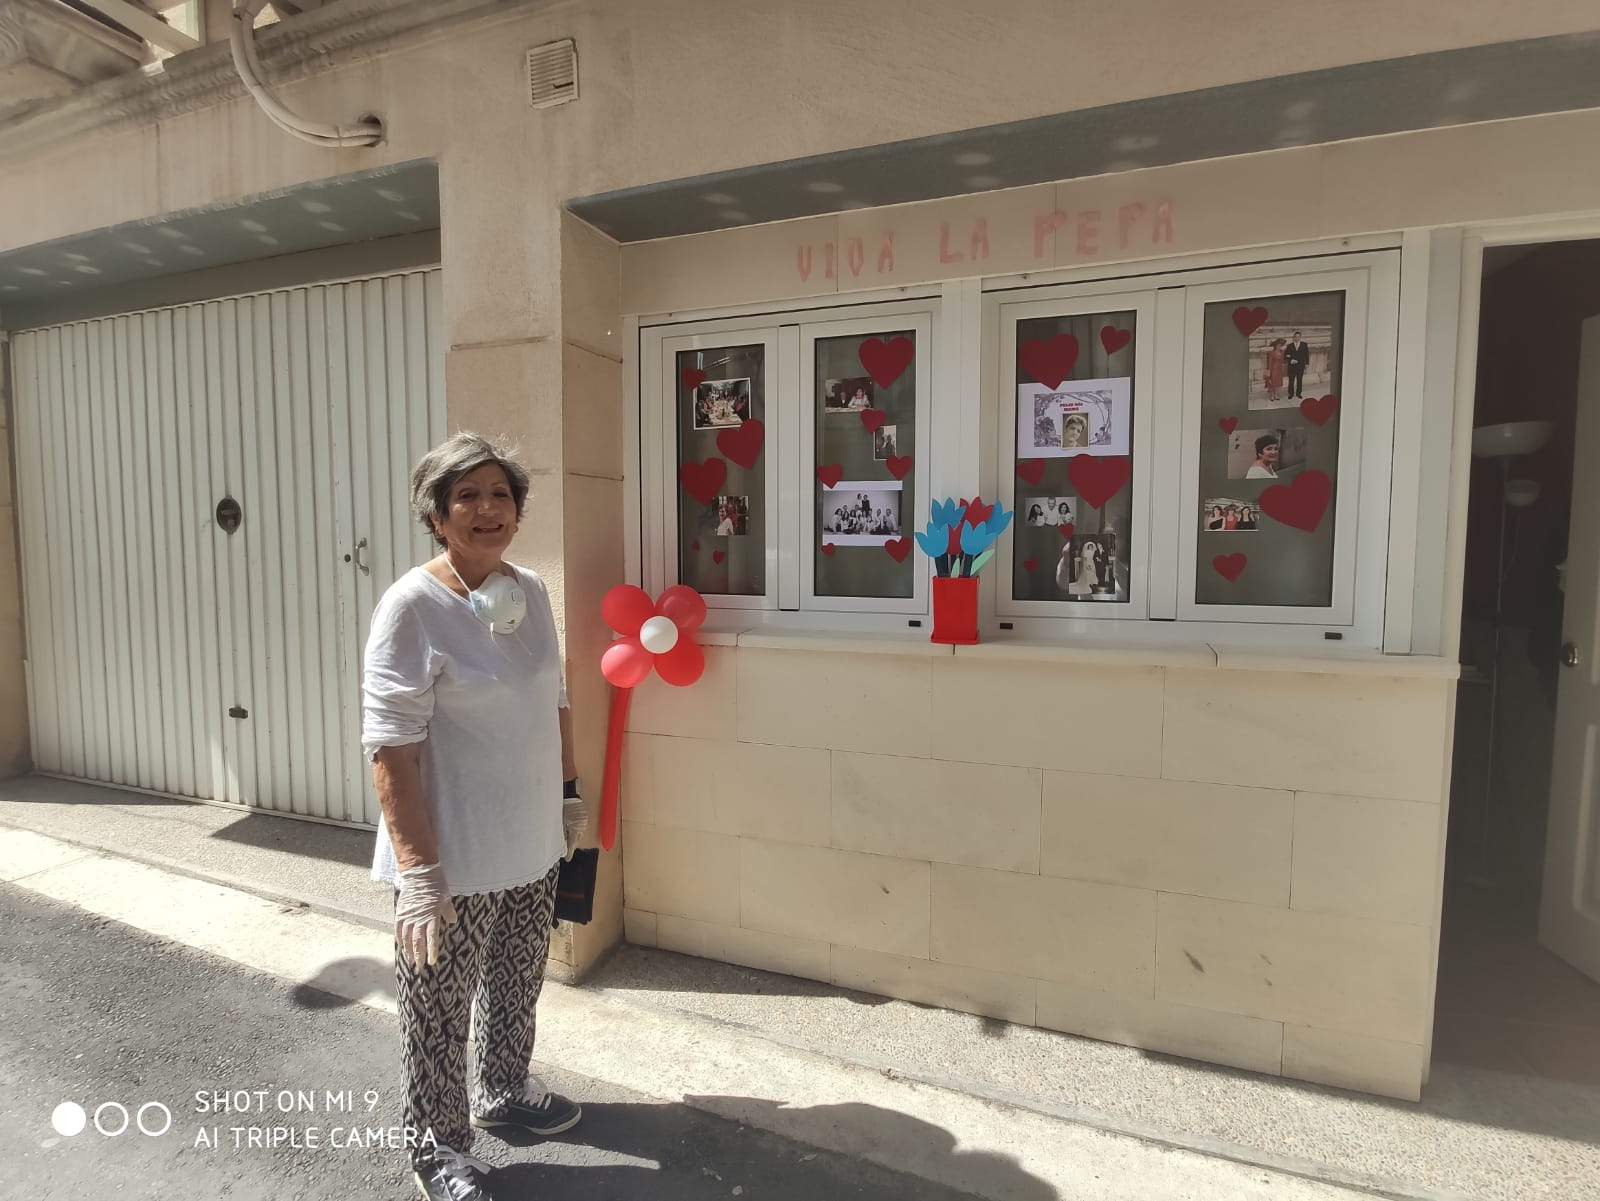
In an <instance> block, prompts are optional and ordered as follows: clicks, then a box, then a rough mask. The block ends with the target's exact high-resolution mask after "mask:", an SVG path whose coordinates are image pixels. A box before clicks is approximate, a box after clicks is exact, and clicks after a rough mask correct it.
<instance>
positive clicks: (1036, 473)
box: [1017, 459, 1045, 484]
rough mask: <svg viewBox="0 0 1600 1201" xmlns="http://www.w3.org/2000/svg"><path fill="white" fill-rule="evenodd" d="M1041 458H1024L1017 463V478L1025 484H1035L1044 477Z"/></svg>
mask: <svg viewBox="0 0 1600 1201" xmlns="http://www.w3.org/2000/svg"><path fill="white" fill-rule="evenodd" d="M1044 469H1045V461H1044V460H1043V459H1024V460H1022V462H1020V463H1018V464H1017V478H1018V479H1020V480H1021V481H1022V482H1023V483H1025V484H1037V483H1038V482H1039V481H1040V480H1042V479H1044Z"/></svg>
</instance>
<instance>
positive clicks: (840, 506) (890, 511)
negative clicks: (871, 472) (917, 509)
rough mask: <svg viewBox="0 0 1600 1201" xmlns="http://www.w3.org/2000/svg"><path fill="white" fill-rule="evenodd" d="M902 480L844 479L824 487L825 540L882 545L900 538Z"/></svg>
mask: <svg viewBox="0 0 1600 1201" xmlns="http://www.w3.org/2000/svg"><path fill="white" fill-rule="evenodd" d="M901 491H902V490H901V487H900V481H899V480H841V481H839V483H837V484H836V485H834V486H833V487H831V488H828V487H824V488H823V490H822V531H821V540H822V541H823V542H831V543H833V544H834V545H835V546H882V545H883V544H884V543H885V542H888V541H889V540H890V539H891V538H898V537H900V499H901Z"/></svg>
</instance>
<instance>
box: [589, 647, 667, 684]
mask: <svg viewBox="0 0 1600 1201" xmlns="http://www.w3.org/2000/svg"><path fill="white" fill-rule="evenodd" d="M653 658H654V656H652V655H651V654H650V652H649V651H647V650H645V649H644V647H643V645H642V644H641V643H640V642H639V640H638V639H637V638H623V639H620V640H619V641H617V642H613V643H612V644H611V645H610V646H608V647H606V653H605V654H603V655H601V656H600V674H601V675H603V676H605V678H606V681H607V682H608V683H611V684H615V685H616V686H617V687H618V688H632V687H633V686H634V685H635V684H637V683H639V681H641V680H643V679H644V678H645V677H646V676H647V675H649V674H650V667H651V663H652V660H653Z"/></svg>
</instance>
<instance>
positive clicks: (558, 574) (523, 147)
mask: <svg viewBox="0 0 1600 1201" xmlns="http://www.w3.org/2000/svg"><path fill="white" fill-rule="evenodd" d="M505 109H506V106H500V109H499V110H486V112H485V114H484V120H483V123H482V124H480V125H478V126H475V127H474V128H473V129H472V136H471V137H468V138H463V139H462V140H461V141H460V142H458V143H456V144H454V145H453V146H452V148H451V152H450V153H449V155H447V156H445V157H443V158H441V160H440V164H439V174H440V201H441V211H442V216H443V222H442V229H441V246H442V257H443V261H444V290H445V308H446V322H447V328H448V331H449V339H450V347H449V350H448V352H447V358H446V395H447V398H448V405H449V426H450V428H451V429H452V430H455V429H473V430H477V431H478V432H479V433H483V434H491V435H497V436H501V437H505V438H508V439H509V440H510V441H512V442H513V443H514V444H516V445H517V446H518V448H519V450H520V453H521V457H522V459H523V461H524V462H525V463H527V465H528V467H529V469H530V471H531V472H532V475H533V487H532V492H531V495H530V497H529V501H528V509H527V514H526V516H525V517H524V519H523V522H522V527H521V529H520V531H519V532H518V534H517V538H516V541H515V542H514V543H513V545H512V547H511V551H510V554H511V556H512V557H513V558H514V559H515V560H516V561H517V562H519V563H523V564H525V565H526V566H529V567H531V568H533V569H534V570H535V571H537V572H538V573H539V575H540V576H541V578H543V579H544V581H545V583H546V585H547V586H548V587H549V590H550V600H551V604H552V607H553V608H554V610H555V618H556V628H557V631H558V632H559V634H560V635H561V638H562V641H563V648H564V651H565V661H566V673H567V691H568V694H569V696H570V697H571V701H572V708H573V720H574V725H575V729H576V733H577V739H578V747H577V750H578V768H579V772H580V774H581V775H582V776H583V779H584V781H585V788H586V791H587V792H588V793H589V794H590V797H591V799H592V800H593V801H594V806H593V808H594V810H595V813H596V815H598V801H599V793H600V781H601V775H602V769H603V764H604V757H605V732H606V715H607V706H608V704H609V699H610V696H609V689H608V688H607V687H606V686H605V684H604V681H603V680H602V679H601V676H600V655H601V652H602V651H603V650H604V649H605V646H606V643H607V642H608V641H609V635H608V633H607V631H606V627H605V623H604V622H603V621H601V619H600V599H601V597H602V596H603V595H604V594H605V591H606V589H607V588H610V587H611V586H612V585H613V584H616V583H619V582H621V580H622V573H623V545H622V533H623V531H622V348H621V321H620V318H619V316H618V313H619V311H620V304H621V302H620V294H619V278H620V256H619V252H618V248H617V245H616V244H615V243H614V242H611V241H610V240H609V239H607V238H605V237H603V236H602V235H600V234H598V233H596V232H595V231H594V230H592V229H591V228H590V227H588V226H586V225H584V224H583V223H582V222H579V221H577V220H575V219H574V218H572V217H569V216H567V215H566V213H565V212H564V211H563V209H562V207H561V197H562V195H564V194H565V190H570V189H566V188H565V185H564V184H563V182H562V181H563V180H564V179H566V178H567V176H568V172H567V170H566V169H565V164H564V163H563V162H562V160H561V158H560V156H559V155H558V154H556V153H555V152H554V143H555V142H556V141H557V139H555V138H554V137H553V135H552V133H551V131H549V130H547V129H545V128H543V127H542V126H541V124H540V121H539V118H537V117H529V116H528V114H527V111H526V110H520V109H518V110H511V111H510V112H507V111H505ZM621 870H622V869H621V862H620V856H619V855H618V854H616V853H613V854H611V855H608V856H606V858H605V861H604V862H603V864H602V866H601V895H600V897H599V898H598V903H597V905H596V914H595V920H594V921H593V922H592V923H591V924H590V925H589V926H587V927H572V926H563V927H562V928H561V930H560V931H559V933H558V936H557V938H556V940H555V942H554V943H553V945H552V947H551V955H552V958H553V960H554V963H555V968H554V970H555V971H556V972H557V973H558V974H564V975H568V976H572V975H578V974H581V973H582V972H584V971H586V970H587V969H588V968H590V967H592V966H593V965H594V964H595V963H596V962H597V961H598V960H599V958H600V957H601V956H602V955H603V954H604V953H605V952H606V951H607V950H609V949H610V948H611V947H612V946H614V945H615V944H616V943H617V942H619V941H620V940H621V937H622V875H621Z"/></svg>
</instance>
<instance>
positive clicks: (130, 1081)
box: [0, 884, 1053, 1201]
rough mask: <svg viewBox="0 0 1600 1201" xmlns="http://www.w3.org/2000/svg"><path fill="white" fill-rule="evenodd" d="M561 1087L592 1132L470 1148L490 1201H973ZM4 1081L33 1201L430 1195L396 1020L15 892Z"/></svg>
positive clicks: (823, 1154)
mask: <svg viewBox="0 0 1600 1201" xmlns="http://www.w3.org/2000/svg"><path fill="white" fill-rule="evenodd" d="M638 1053H639V1054H640V1055H648V1054H649V1053H650V1048H648V1047H640V1048H639V1049H638ZM546 1078H547V1079H548V1080H549V1082H550V1084H551V1085H552V1087H554V1088H557V1089H558V1090H560V1091H562V1092H564V1093H566V1094H567V1095H569V1096H571V1097H573V1098H575V1099H576V1100H578V1101H580V1102H581V1103H582V1104H583V1106H584V1110H585V1117H584V1121H583V1122H582V1124H580V1125H579V1126H578V1127H577V1128H576V1129H575V1130H573V1131H571V1132H569V1133H568V1134H566V1135H562V1136H560V1137H559V1138H558V1139H551V1140H540V1139H537V1138H532V1137H526V1138H519V1139H518V1140H517V1142H516V1143H515V1144H513V1143H509V1142H506V1141H502V1140H500V1139H497V1138H494V1137H491V1136H489V1135H487V1134H485V1133H482V1132H480V1133H479V1135H478V1140H477V1143H476V1145H475V1146H474V1148H473V1153H474V1154H475V1155H478V1156H480V1157H482V1158H484V1159H487V1160H489V1161H490V1162H491V1163H493V1164H495V1165H496V1167H497V1169H498V1170H497V1171H496V1173H495V1175H494V1177H493V1178H492V1179H491V1184H492V1187H493V1188H494V1190H495V1196H496V1197H499V1198H504V1199H517V1201H520V1199H528V1201H533V1199H538V1201H553V1199H560V1201H568V1199H570V1201H601V1199H606V1201H635V1199H637V1201H644V1199H646V1198H649V1199H650V1201H711V1199H712V1198H717V1199H722V1198H728V1197H742V1198H747V1199H750V1201H802V1199H804V1201H817V1199H818V1198H824V1199H829V1201H831V1199H834V1198H851V1197H870V1198H874V1199H879V1201H896V1199H900V1198H905V1199H911V1198H915V1199H916V1201H958V1199H960V1198H968V1197H970V1196H971V1194H968V1193H963V1192H957V1191H955V1190H952V1189H948V1188H944V1187H942V1186H940V1185H937V1184H933V1183H930V1182H929V1181H927V1180H924V1179H922V1178H920V1177H915V1176H909V1175H902V1174H897V1173H894V1172H891V1171H888V1170H886V1169H884V1168H881V1167H879V1166H877V1165H874V1164H871V1163H865V1162H862V1161H858V1160H855V1159H852V1158H849V1157H845V1156H840V1155H837V1154H833V1153H830V1152H827V1151H820V1150H816V1149H814V1148H811V1147H808V1146H806V1145H804V1144H801V1143H796V1142H792V1141H789V1140H787V1139H783V1138H780V1137H777V1136H775V1135H771V1134H768V1133H765V1132H762V1131H758V1130H755V1129H752V1128H747V1127H743V1126H739V1125H737V1124H735V1123H732V1122H728V1121H723V1120H721V1119H718V1118H715V1117H712V1116H710V1115H708V1114H705V1113H703V1112H701V1111H699V1110H697V1109H693V1108H690V1107H688V1106H685V1105H682V1104H672V1103H667V1102H662V1101H659V1100H655V1099H652V1098H647V1097H643V1096H638V1095H634V1094H631V1093H629V1092H627V1091H626V1090H623V1089H619V1088H617V1087H616V1086H614V1085H610V1084H604V1083H600V1082H597V1081H593V1080H590V1079H588V1078H585V1077H581V1076H575V1075H572V1074H570V1073H558V1072H550V1073H547V1074H546ZM0 1085H3V1087H4V1089H5V1101H4V1104H3V1106H0V1142H3V1145H5V1146H7V1147H9V1148H12V1151H11V1153H10V1155H8V1157H7V1159H8V1162H7V1165H6V1169H5V1179H6V1186H5V1189H4V1192H5V1195H6V1196H7V1197H8V1198H17V1199H18V1201H22V1199H24V1198H28V1199H32V1198H57V1197H59V1198H73V1199H75V1201H76V1199H78V1198H84V1197H110V1196H117V1197H132V1198H160V1199H162V1201H173V1199H190V1198H193V1199H195V1201H201V1199H204V1201H213V1199H221V1198H228V1199H241V1201H242V1199H249V1198H273V1199H275V1201H301V1199H304V1201H311V1199H319V1201H320V1199H322V1198H330V1199H331V1198H338V1199H340V1201H351V1199H355V1198H368V1197H372V1198H403V1197H407V1196H414V1195H415V1191H414V1188H413V1186H412V1184H411V1181H410V1177H409V1173H408V1171H407V1170H406V1166H405V1155H404V1153H403V1152H402V1151H399V1150H396V1149H392V1148H390V1147H386V1146H384V1145H383V1142H384V1140H385V1137H386V1136H385V1133H384V1132H385V1131H388V1130H389V1129H390V1128H393V1127H396V1126H397V1125H398V1124H399V1108H400V1076H399V1054H398V1031H397V1027H396V1023H395V1020H394V1019H393V1018H392V1017H390V1016H388V1015H386V1014H383V1013H381V1012H377V1011H374V1010H372V1009H369V1008H366V1007H364V1006H361V1005H354V1004H350V1003H348V1002H345V1001H343V1000H342V999H339V998H336V997H333V996H331V995H330V994H327V993H323V992H320V991H317V990H315V989H313V988H309V987H306V986H298V987H297V986H290V985H288V984H286V983H285V982H283V981H282V980H279V979H277V978H276V977H272V976H267V975H264V974H261V973H258V972H253V971H250V970H247V969H244V968H240V967H238V966H236V965H234V964H232V963H229V962H227V961H225V960H222V959H219V958H215V957H213V956H211V955H207V954H204V953H202V952H197V951H194V950H191V949H190V948H188V947H186V946H182V945H180V944H177V943H171V942H164V941H161V940H158V939H155V938H151V937H149V936H147V935H145V934H142V933H140V932H138V931H135V930H132V929H130V928H128V927H124V926H122V925H120V924H118V923H116V922H112V921H108V920H106V919H104V918H101V917H98V916H95V915H92V914H87V913H85V912H82V911H80V910H76V909H72V908H69V907H66V906H62V905H58V904H56V903H54V902H50V901H46V900H42V899H40V898H38V897H37V896H34V895H32V894H29V893H27V892H24V891H22V890H20V889H17V888H15V887H13V886H12V885H8V884H0ZM64 1104H65V1105H66V1106H67V1109H65V1110H63V1111H62V1113H61V1119H62V1122H63V1124H62V1127H61V1130H68V1131H70V1130H71V1129H72V1128H73V1123H72V1122H71V1117H72V1116H73V1112H72V1110H71V1107H72V1106H74V1105H75V1106H81V1109H82V1113H83V1115H84V1117H85V1118H86V1119H87V1124H86V1125H84V1127H83V1129H82V1130H81V1131H79V1132H77V1133H70V1134H64V1133H61V1132H60V1130H58V1128H57V1126H56V1124H55V1119H56V1115H57V1110H58V1107H62V1106H63V1105H64ZM119 1107H120V1108H119ZM846 1108H848V1107H846ZM124 1125H125V1127H126V1128H125V1130H123V1131H122V1132H121V1133H118V1130H119V1128H120V1127H123V1126H124ZM141 1126H142V1127H143V1130H141ZM145 1131H148V1132H149V1133H146V1132H145ZM909 1133H912V1134H915V1132H909ZM941 1134H942V1132H941ZM943 1137H944V1138H946V1139H948V1135H944V1136H943ZM373 1143H376V1144H377V1145H371V1144H373ZM1050 1193H1051V1195H1053V1190H1050Z"/></svg>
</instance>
